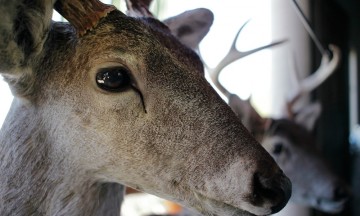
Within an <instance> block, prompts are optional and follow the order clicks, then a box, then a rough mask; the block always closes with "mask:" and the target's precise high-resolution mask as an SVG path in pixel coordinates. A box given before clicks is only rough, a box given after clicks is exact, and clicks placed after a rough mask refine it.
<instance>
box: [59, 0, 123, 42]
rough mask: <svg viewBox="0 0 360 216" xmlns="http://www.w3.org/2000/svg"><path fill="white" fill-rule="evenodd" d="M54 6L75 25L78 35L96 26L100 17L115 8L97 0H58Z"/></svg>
mask: <svg viewBox="0 0 360 216" xmlns="http://www.w3.org/2000/svg"><path fill="white" fill-rule="evenodd" d="M54 8H55V10H56V11H57V12H59V13H60V14H61V15H62V16H63V17H64V18H66V19H67V20H68V21H69V22H70V23H71V24H72V25H73V26H74V27H75V29H76V31H77V34H78V35H79V36H82V35H84V34H85V33H86V32H87V31H88V30H91V29H93V28H94V27H96V25H97V24H98V22H99V20H100V19H101V18H103V17H105V16H107V14H108V13H110V12H111V11H113V10H115V9H116V7H115V6H113V5H106V4H103V3H102V2H100V1H99V0H58V1H56V3H55V5H54Z"/></svg>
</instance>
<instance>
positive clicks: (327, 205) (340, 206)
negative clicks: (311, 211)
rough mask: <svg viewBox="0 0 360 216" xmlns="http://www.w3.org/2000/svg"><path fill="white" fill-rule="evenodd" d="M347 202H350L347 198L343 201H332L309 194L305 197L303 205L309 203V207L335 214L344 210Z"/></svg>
mask: <svg viewBox="0 0 360 216" xmlns="http://www.w3.org/2000/svg"><path fill="white" fill-rule="evenodd" d="M306 200H307V201H306ZM347 201H348V198H347V197H344V198H341V199H332V198H327V197H317V196H315V195H311V194H307V195H304V196H303V201H302V203H304V204H306V203H307V204H308V205H310V206H312V207H313V208H315V209H318V210H320V211H323V212H327V213H332V214H335V213H339V212H341V211H343V210H344V208H345V205H346V203H347Z"/></svg>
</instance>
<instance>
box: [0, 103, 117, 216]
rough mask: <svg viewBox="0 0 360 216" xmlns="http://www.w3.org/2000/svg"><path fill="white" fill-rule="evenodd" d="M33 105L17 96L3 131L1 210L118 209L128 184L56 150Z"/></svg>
mask: <svg viewBox="0 0 360 216" xmlns="http://www.w3.org/2000/svg"><path fill="white" fill-rule="evenodd" d="M29 107H30V106H26V105H23V104H21V103H19V102H18V101H14V103H13V105H12V109H11V111H10V113H9V115H8V117H7V120H6V122H5V124H4V125H3V127H2V129H1V132H0V173H1V175H0V215H19V216H20V215H119V214H120V204H121V201H122V197H123V191H124V187H123V186H122V185H120V184H116V183H103V182H99V181H97V180H94V179H93V178H92V177H91V174H87V173H84V171H80V170H79V168H73V167H71V166H69V163H67V162H65V161H66V159H65V158H64V157H59V156H58V155H55V153H54V150H53V144H52V142H51V140H50V139H49V136H48V135H47V134H46V133H45V131H46V130H44V128H43V124H42V121H41V120H38V119H34V118H30V116H32V117H34V116H37V115H36V113H35V111H33V110H35V109H31V108H29Z"/></svg>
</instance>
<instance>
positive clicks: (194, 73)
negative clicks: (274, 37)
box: [0, 0, 291, 216]
mask: <svg viewBox="0 0 360 216" xmlns="http://www.w3.org/2000/svg"><path fill="white" fill-rule="evenodd" d="M0 3H1V4H0V11H1V13H2V19H1V22H0V72H1V74H2V76H3V77H4V79H5V80H6V81H7V82H8V84H9V86H10V88H11V90H12V92H13V94H14V96H15V99H14V101H13V104H12V106H11V109H10V112H9V114H8V116H7V118H6V120H5V122H4V124H3V127H2V129H1V133H0V173H1V175H0V215H118V214H119V212H120V203H121V200H122V198H123V190H124V186H123V185H127V186H130V187H133V188H136V189H138V190H141V191H145V192H148V193H151V194H155V195H158V196H160V197H164V198H167V199H170V200H174V201H177V202H179V203H182V204H184V205H186V206H189V207H191V208H194V209H196V210H197V211H199V212H201V213H203V214H205V215H225V216H226V215H267V214H270V213H274V212H277V211H279V210H280V209H281V208H282V207H283V206H285V204H286V203H287V201H288V199H289V197H290V191H291V184H290V181H289V180H288V178H287V177H285V175H284V174H283V173H282V171H281V170H280V169H279V167H278V166H277V165H276V163H275V161H274V160H273V159H272V158H271V156H270V155H269V154H268V153H267V152H266V151H265V150H264V149H263V148H262V147H261V145H259V144H258V143H257V142H256V141H255V139H253V138H252V136H251V135H250V134H249V133H248V132H247V130H246V129H245V128H244V127H243V125H242V124H241V123H240V121H239V120H238V119H237V118H236V117H235V115H234V113H233V112H232V111H231V109H230V108H229V107H228V106H227V105H226V104H225V103H224V102H223V101H222V100H221V98H220V97H219V96H218V95H217V94H216V92H215V91H214V90H213V89H212V87H211V86H210V85H209V84H208V82H207V81H206V80H205V78H204V76H203V66H202V63H201V61H200V59H199V57H198V56H197V55H196V54H195V53H194V52H193V51H192V50H190V49H188V48H187V47H185V46H184V45H183V44H181V43H179V42H178V41H177V39H175V37H173V36H172V35H171V33H170V30H169V29H172V28H168V27H166V26H165V25H164V24H163V23H161V22H159V21H158V20H156V19H154V18H152V17H151V13H150V12H149V11H148V5H149V4H150V1H143V2H136V1H129V2H127V3H128V7H129V10H130V14H132V15H136V16H141V17H137V18H132V17H129V16H126V15H125V14H123V13H121V12H120V11H117V10H116V9H115V8H114V7H113V6H110V5H104V4H102V3H100V2H98V1H97V0H89V1H80V0H79V1H76V0H62V1H51V0H36V1H21V0H14V1H10V2H9V1H6V2H5V1H3V0H2V1H1V2H0ZM53 7H55V9H56V10H57V11H58V12H60V13H61V14H62V15H63V16H64V17H65V18H66V19H68V20H69V22H70V24H66V23H55V22H51V15H52V9H53ZM194 13H203V14H207V16H211V12H209V11H207V10H205V9H200V10H196V11H194ZM207 26H208V25H204V27H207Z"/></svg>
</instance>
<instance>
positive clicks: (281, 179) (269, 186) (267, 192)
mask: <svg viewBox="0 0 360 216" xmlns="http://www.w3.org/2000/svg"><path fill="white" fill-rule="evenodd" d="M254 194H255V197H254V203H253V204H254V205H258V206H264V207H265V206H266V207H270V209H271V213H272V214H273V213H276V212H278V211H280V210H281V209H282V208H284V207H285V205H286V204H287V202H288V201H289V199H290V196H291V182H290V180H289V178H288V177H286V176H285V175H284V173H283V172H282V171H279V172H278V173H277V174H275V175H273V176H271V177H268V176H264V175H260V174H255V175H254Z"/></svg>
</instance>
